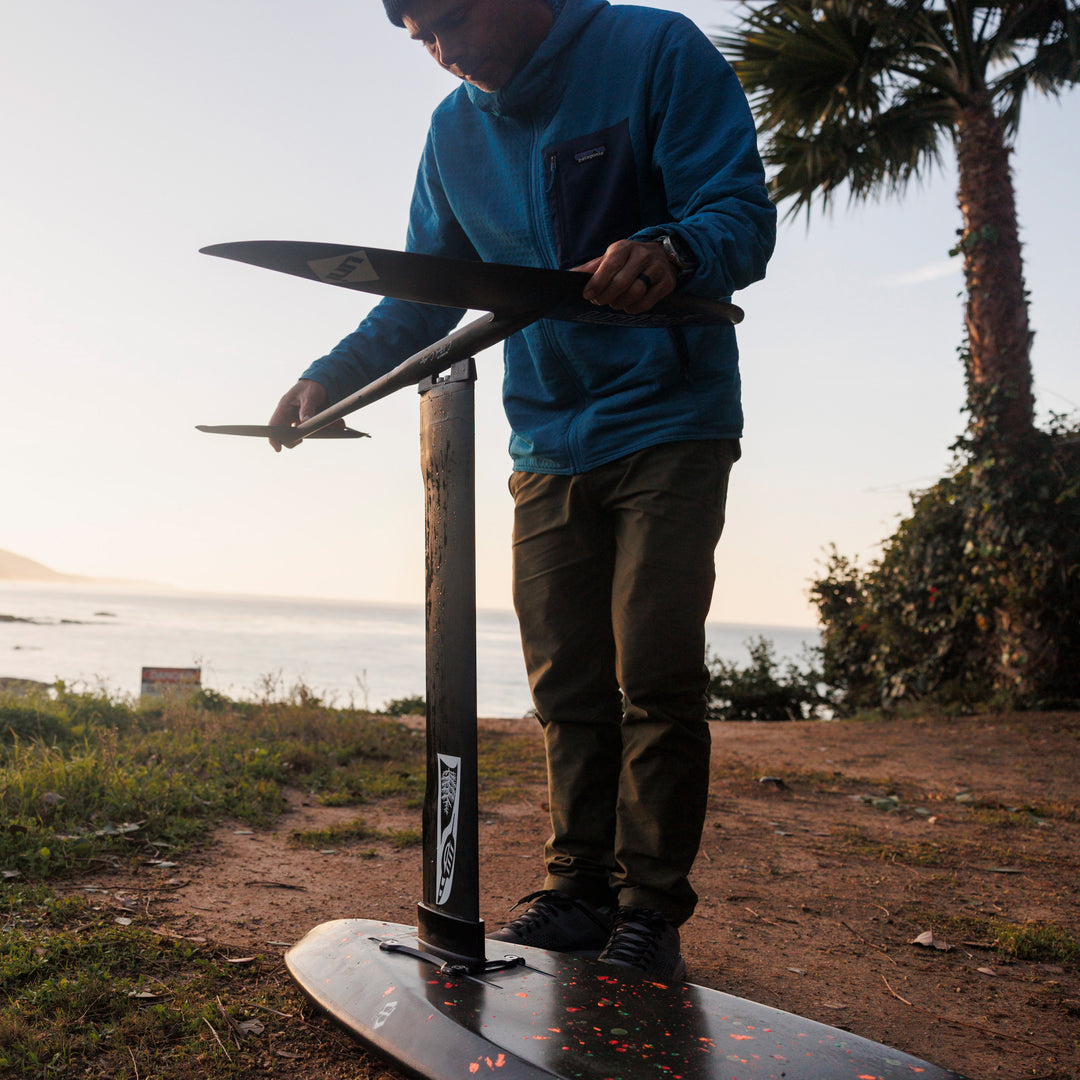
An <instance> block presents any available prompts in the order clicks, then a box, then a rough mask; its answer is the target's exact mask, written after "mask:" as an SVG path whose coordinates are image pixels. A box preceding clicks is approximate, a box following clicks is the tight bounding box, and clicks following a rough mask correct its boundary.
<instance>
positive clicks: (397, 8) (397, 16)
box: [382, 0, 405, 28]
mask: <svg viewBox="0 0 1080 1080" xmlns="http://www.w3.org/2000/svg"><path fill="white" fill-rule="evenodd" d="M382 2H383V7H384V8H386V17H387V18H388V19H389V20H390V21H391V22H392V23H393V24H394V25H395V26H400V27H402V28H404V26H405V20H404V19H403V18H402V17H401V9H402V8H403V7H404V6H405V3H404V0H382Z"/></svg>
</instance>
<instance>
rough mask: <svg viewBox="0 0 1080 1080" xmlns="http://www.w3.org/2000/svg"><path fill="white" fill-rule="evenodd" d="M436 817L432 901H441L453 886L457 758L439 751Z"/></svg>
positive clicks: (458, 787)
mask: <svg viewBox="0 0 1080 1080" xmlns="http://www.w3.org/2000/svg"><path fill="white" fill-rule="evenodd" d="M438 758H439V821H438V829H437V830H436V841H435V844H436V846H435V850H436V862H435V868H436V872H437V874H438V887H437V888H436V890H435V902H436V903H438V904H445V903H446V901H447V900H448V899H449V898H450V893H451V891H452V890H453V888H454V868H455V865H456V862H457V830H458V804H459V801H460V797H461V758H459V757H450V756H449V755H447V754H439V755H438Z"/></svg>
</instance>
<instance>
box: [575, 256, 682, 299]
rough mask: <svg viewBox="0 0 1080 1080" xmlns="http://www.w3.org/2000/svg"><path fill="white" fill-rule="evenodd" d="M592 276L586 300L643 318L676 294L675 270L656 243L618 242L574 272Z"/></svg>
mask: <svg viewBox="0 0 1080 1080" xmlns="http://www.w3.org/2000/svg"><path fill="white" fill-rule="evenodd" d="M574 269H575V270H584V271H585V272H586V273H589V274H592V279H591V280H590V281H589V284H588V285H586V286H585V292H584V294H583V295H584V297H585V299H586V300H589V301H591V302H592V303H594V304H607V305H608V306H609V307H613V308H617V309H618V310H619V311H625V312H626V313H627V314H628V315H640V314H642V313H643V312H646V311H648V310H649V309H650V308H651V307H652V306H653V304H655V303H656V302H657V301H659V300H663V299H664V297H665V296H668V295H669V294H670V293H672V292H674V290H675V280H676V278H675V267H674V266H672V265H671V260H670V259H669V258H668V257H667V254H666V253H665V251H664V249H663V247H662V246H661V245H660V244H658V243H655V242H653V241H642V240H619V241H618V242H617V243H614V244H612V245H611V246H610V247H609V248H608V249H607V251H605V252H604V254H603V255H601V256H600V257H599V258H598V259H590V260H589V261H588V262H587V263H583V264H582V265H581V266H577V267H575V268H574Z"/></svg>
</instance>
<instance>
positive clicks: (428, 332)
mask: <svg viewBox="0 0 1080 1080" xmlns="http://www.w3.org/2000/svg"><path fill="white" fill-rule="evenodd" d="M405 249H406V250H407V251H416V252H421V253H423V254H426V255H446V256H450V257H453V258H459V259H476V258H478V256H477V254H476V251H475V249H474V248H473V246H472V244H470V243H469V241H468V239H467V238H466V237H465V234H464V232H463V231H462V229H461V226H460V225H459V224H458V222H457V219H456V218H455V217H454V215H453V212H452V211H451V209H450V206H449V204H448V202H447V199H446V194H445V192H444V191H443V187H442V183H441V180H440V178H439V171H438V162H437V160H436V154H435V151H434V147H433V140H432V137H431V134H430V133H429V134H428V141H427V145H426V146H425V148H424V154H423V157H422V158H421V160H420V167H419V169H418V171H417V176H416V184H415V186H414V188H413V198H412V205H411V207H410V210H409V231H408V236H407V239H406V244H405ZM464 314H465V311H464V309H463V308H447V307H438V306H436V305H434V304H417V303H413V302H412V301H409V300H397V299H394V298H392V297H387V298H385V299H383V300H381V301H380V302H379V303H378V304H377V305H376V306H375V307H374V308H373V309H372V310H371V312H370V313H369V314H368V316H367V318H365V319H364V321H363V322H362V323H361V324H360V325H359V326H358V327H357V328H356V329H355V330H354V331H353V332H352V333H351V334H349V335H348V336H347V337H345V338H343V339H342V340H341V341H340V342H338V344H337V345H335V346H334V348H333V349H331V350H330V352H328V353H327V354H326V355H325V356H323V357H320V358H319V359H318V360H316V361H315V362H314V363H313V364H312V365H311V366H310V367H309V368H308V369H307V370H306V371H305V372H304V373H303V375H302V376H301V378H303V379H313V380H314V381H315V382H319V383H322V384H323V386H325V387H326V389H327V391H328V393H329V394H330V397H331V399H332V400H334V401H338V400H340V399H341V398H343V397H345V396H347V395H348V394H351V393H353V392H354V391H356V390H359V389H360V387H362V386H366V385H367V384H368V383H369V382H371V381H372V380H373V379H377V378H379V376H381V375H385V374H386V372H388V371H391V370H392V369H393V368H395V367H397V365H398V364H400V363H401V362H402V361H403V360H406V359H408V357H410V356H412V354H413V353H416V352H419V351H420V350H421V349H424V348H426V347H427V346H428V345H430V344H431V343H432V342H433V341H437V340H438V339H439V338H441V337H443V336H445V335H446V334H448V333H449V332H450V331H451V330H452V329H453V328H454V327H455V326H456V325H457V324H458V323H459V322H460V321H461V317H462V315H464Z"/></svg>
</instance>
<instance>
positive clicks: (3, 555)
mask: <svg viewBox="0 0 1080 1080" xmlns="http://www.w3.org/2000/svg"><path fill="white" fill-rule="evenodd" d="M90 580H92V579H91V578H87V577H80V576H79V575H78V574H62V573H60V571H59V570H53V569H52V568H51V567H49V566H45V565H44V563H39V562H35V561H34V560H33V559H28V558H26V556H25V555H16V554H15V553H14V552H13V551H4V550H3V549H0V581H66V582H80V581H90Z"/></svg>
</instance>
